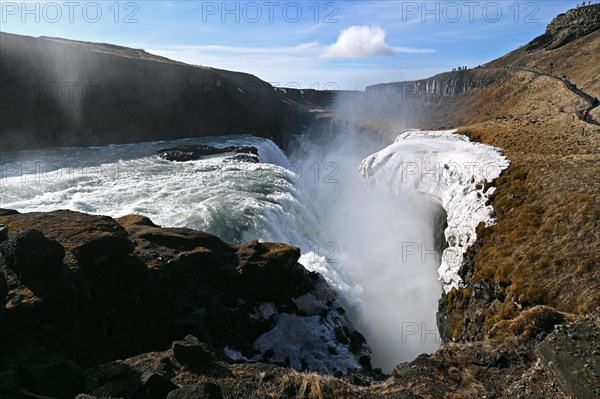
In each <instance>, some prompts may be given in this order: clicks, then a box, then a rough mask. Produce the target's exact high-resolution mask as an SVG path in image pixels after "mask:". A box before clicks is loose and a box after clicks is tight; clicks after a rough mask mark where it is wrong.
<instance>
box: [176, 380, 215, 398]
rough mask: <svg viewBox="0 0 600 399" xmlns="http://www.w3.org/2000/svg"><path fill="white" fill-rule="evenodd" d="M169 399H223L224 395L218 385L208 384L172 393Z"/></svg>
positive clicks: (187, 387) (191, 386) (188, 387)
mask: <svg viewBox="0 0 600 399" xmlns="http://www.w3.org/2000/svg"><path fill="white" fill-rule="evenodd" d="M167 399H223V394H222V393H221V388H220V387H219V386H218V385H216V384H212V383H210V382H207V383H202V384H194V385H188V386H186V387H184V388H180V389H177V390H175V391H172V392H171V393H169V395H168V396H167Z"/></svg>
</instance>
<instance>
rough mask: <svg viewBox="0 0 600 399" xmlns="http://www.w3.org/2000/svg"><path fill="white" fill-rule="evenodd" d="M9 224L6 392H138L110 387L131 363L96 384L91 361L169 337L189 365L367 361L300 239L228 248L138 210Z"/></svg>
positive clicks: (354, 366)
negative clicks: (296, 243) (307, 263)
mask: <svg viewBox="0 0 600 399" xmlns="http://www.w3.org/2000/svg"><path fill="white" fill-rule="evenodd" d="M0 224H3V225H5V226H7V229H8V237H7V238H5V239H4V240H3V242H2V243H1V244H0V254H1V257H0V270H1V274H0V294H1V295H0V296H1V299H2V303H3V306H2V309H3V311H2V312H1V314H0V324H1V325H2V329H3V339H2V342H1V343H0V345H1V353H2V357H1V360H0V374H1V375H2V379H1V380H2V383H1V384H0V396H2V394H4V395H5V396H2V397H31V396H27V395H29V394H27V393H24V392H26V391H28V392H33V393H35V394H40V395H46V396H48V397H57V398H72V397H73V396H74V395H76V394H78V393H82V392H86V391H92V392H96V393H98V392H102V396H106V395H110V396H113V397H132V396H131V395H133V393H134V391H135V390H136V389H137V388H138V387H137V386H136V385H135V383H134V384H133V385H132V384H129V383H122V384H121V383H120V382H119V383H116V382H114V383H113V380H115V381H117V380H118V381H120V379H122V377H123V375H125V376H126V377H123V378H125V379H127V378H130V376H129V374H128V373H124V374H123V373H121V372H116V371H115V372H114V373H115V374H114V375H113V374H111V373H109V372H107V373H108V375H105V376H104V377H102V378H100V377H98V378H96V380H93V381H90V380H89V378H88V379H86V375H85V373H84V370H85V369H86V368H90V367H91V368H94V367H97V366H99V365H101V364H103V363H107V362H112V361H115V360H117V359H124V358H128V357H130V356H137V355H139V354H141V353H144V352H149V351H162V350H166V349H168V348H170V347H173V351H174V352H173V356H174V359H176V360H177V362H178V363H179V364H181V365H184V366H188V367H192V368H193V367H195V364H196V362H200V363H202V362H208V359H211V360H210V361H214V362H216V363H214V364H226V363H232V362H240V361H241V362H263V363H272V364H278V365H280V366H284V367H289V368H293V369H296V370H298V371H307V372H308V371H319V372H321V373H323V374H335V375H339V376H342V375H345V374H348V373H352V372H355V371H360V370H370V349H369V347H368V346H367V344H366V342H365V339H364V338H363V337H362V335H361V334H360V333H359V332H358V331H356V329H355V328H354V327H353V326H352V323H351V322H350V320H349V319H348V317H347V316H346V314H345V311H344V309H343V307H342V305H341V303H340V301H339V299H338V298H337V295H336V294H335V293H334V292H333V291H332V290H331V288H329V286H328V285H327V284H326V282H325V281H324V279H323V278H322V277H321V276H320V275H319V274H316V273H311V272H308V271H307V270H305V269H304V267H302V266H301V265H300V264H299V263H298V262H297V261H298V258H299V256H300V251H299V250H298V248H295V247H290V246H288V245H284V244H274V243H259V242H256V241H253V242H248V243H246V244H240V245H236V244H228V243H225V242H223V241H221V240H220V239H219V238H218V237H216V236H213V235H211V234H208V233H203V232H199V231H194V230H189V229H175V228H161V227H158V226H156V225H155V224H153V223H152V222H151V221H150V220H149V219H147V218H144V217H140V216H133V215H132V216H125V217H122V218H119V219H117V220H115V219H112V218H109V217H102V216H92V215H87V214H82V213H77V212H71V211H55V212H50V213H29V214H20V213H17V212H15V211H10V210H2V211H0ZM188 335H193V336H194V337H195V338H193V337H191V336H190V337H188V338H186V339H185V340H184V341H183V342H181V343H179V344H172V342H173V341H176V340H181V339H184V337H186V336H188ZM172 345H174V346H172ZM202 354H204V355H202ZM153 359H154V360H160V359H159V358H153ZM190 362H191V363H190ZM219 362H220V363H219ZM192 363H193V364H192ZM211 364H212V363H211ZM167 366H168V365H165V367H167ZM119 367H120V366H119ZM226 368H227V367H226V366H222V367H221V368H220V369H226ZM209 369H210V370H209V371H210V373H213V372H216V371H218V370H219V368H218V367H217V368H216V369H214V368H212V367H210V368H209ZM210 373H209V374H210ZM142 374H143V373H142ZM157 374H159V375H161V376H163V377H164V373H159V372H158V371H157ZM95 375H96V374H95ZM127 376H129V377H127ZM113 377H114V378H113ZM156 378H158V377H154V379H156ZM165 378H166V377H165ZM163 380H164V378H163ZM140 381H142V380H140ZM140 381H138V382H140ZM152 381H154V380H152ZM161 381H162V380H161ZM140 383H141V382H140ZM151 383H152V384H154V382H151ZM144 384H145V382H144ZM149 384H150V383H149ZM142 385H143V384H142ZM11 395H13V396H11ZM140 397H144V398H145V397H155V396H140Z"/></svg>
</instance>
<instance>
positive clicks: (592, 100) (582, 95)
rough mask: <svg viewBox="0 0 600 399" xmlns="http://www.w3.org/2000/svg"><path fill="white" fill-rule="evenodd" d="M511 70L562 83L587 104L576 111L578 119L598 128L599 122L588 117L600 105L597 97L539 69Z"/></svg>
mask: <svg viewBox="0 0 600 399" xmlns="http://www.w3.org/2000/svg"><path fill="white" fill-rule="evenodd" d="M511 68H512V69H514V70H518V71H525V72H531V73H534V74H536V75H541V76H547V77H549V78H552V79H555V80H558V81H560V82H562V84H563V85H564V86H565V87H566V88H567V90H569V91H571V92H572V93H574V94H575V95H576V96H578V97H580V98H582V99H583V100H585V101H587V103H588V104H589V107H587V108H584V109H582V110H577V111H576V113H577V117H578V118H579V119H581V120H582V121H584V122H587V123H589V124H591V125H596V126H600V122H597V121H595V120H593V119H592V117H591V115H590V113H591V112H592V110H593V109H595V108H597V107H598V106H600V103H599V102H598V100H597V97H594V96H592V95H591V94H588V93H586V92H585V91H583V90H581V89H580V88H578V87H577V86H576V85H575V84H574V83H573V82H571V81H570V80H569V79H567V78H566V76H565V77H562V78H561V77H558V76H555V75H552V74H549V73H546V72H543V71H540V70H539V69H534V68H527V67H515V66H513V67H511ZM584 111H587V117H585V118H584V117H583V112H584Z"/></svg>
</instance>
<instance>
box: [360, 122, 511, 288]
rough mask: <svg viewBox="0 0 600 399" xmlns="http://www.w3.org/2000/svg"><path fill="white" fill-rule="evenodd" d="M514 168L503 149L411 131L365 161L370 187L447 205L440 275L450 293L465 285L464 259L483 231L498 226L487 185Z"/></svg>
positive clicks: (363, 166) (462, 138)
mask: <svg viewBox="0 0 600 399" xmlns="http://www.w3.org/2000/svg"><path fill="white" fill-rule="evenodd" d="M509 165H510V161H509V160H508V158H506V157H505V156H503V155H502V154H501V152H500V149H498V148H495V147H492V146H489V145H486V144H479V143H473V142H471V141H469V139H468V138H467V137H466V136H463V135H459V134H456V130H449V131H420V130H410V131H406V132H404V133H402V134H400V135H399V136H398V137H397V138H396V140H395V141H394V143H393V144H391V145H389V146H388V147H386V148H384V149H383V150H381V151H379V152H377V153H375V154H372V155H370V156H368V157H367V158H365V159H364V160H363V161H362V163H361V165H360V170H361V173H362V174H363V176H365V177H366V178H367V179H368V180H369V183H370V184H374V185H378V186H382V187H384V188H385V189H391V190H393V191H394V192H395V193H396V194H398V193H400V192H410V191H417V192H421V193H425V194H429V195H431V196H433V197H435V198H437V199H438V200H439V201H440V202H441V204H442V206H443V207H444V209H445V210H446V213H447V215H448V227H447V228H446V230H445V232H444V233H445V236H446V241H447V242H448V248H446V249H445V250H444V252H443V254H442V259H441V264H440V267H439V269H438V273H439V276H440V280H441V281H442V283H443V285H444V290H445V291H446V292H448V291H450V289H452V287H460V286H461V285H462V279H461V278H460V276H459V274H458V271H459V269H460V265H461V264H462V261H463V255H464V253H465V252H466V250H467V248H468V247H470V246H471V245H472V244H473V243H474V242H475V240H476V239H477V236H476V234H475V229H476V228H477V225H478V224H479V223H481V222H484V223H485V224H486V226H490V225H492V224H494V223H495V221H494V219H493V218H492V215H493V213H492V212H493V209H492V207H491V206H486V204H485V203H486V200H487V198H488V197H489V196H490V195H491V194H492V193H493V192H494V190H495V188H494V187H491V188H489V189H488V190H487V191H486V192H484V191H483V189H484V185H485V183H486V182H491V181H493V180H494V179H496V178H497V177H498V176H500V173H501V172H502V171H503V170H504V169H506V168H508V166H509Z"/></svg>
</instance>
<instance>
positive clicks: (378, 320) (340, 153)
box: [0, 135, 441, 371]
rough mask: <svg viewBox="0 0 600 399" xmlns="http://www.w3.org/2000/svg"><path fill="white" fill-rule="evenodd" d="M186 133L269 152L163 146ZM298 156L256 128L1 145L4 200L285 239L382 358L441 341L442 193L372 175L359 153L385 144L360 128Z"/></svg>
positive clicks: (379, 361) (226, 234)
mask: <svg viewBox="0 0 600 399" xmlns="http://www.w3.org/2000/svg"><path fill="white" fill-rule="evenodd" d="M184 144H207V145H213V146H229V145H251V146H255V147H257V149H258V151H259V157H260V161H261V163H258V164H254V163H248V162H240V161H236V160H233V159H232V158H231V154H220V155H217V156H211V157H206V158H204V159H201V160H197V161H190V162H170V161H166V160H163V159H160V158H159V157H158V156H156V151H157V150H159V149H162V148H167V147H173V146H176V145H184ZM303 149H304V153H302V154H296V156H291V158H290V159H288V158H287V157H286V155H285V154H284V153H283V152H282V151H281V150H280V149H279V147H277V146H276V145H275V144H274V143H273V142H271V141H270V140H267V139H261V138H256V137H252V136H246V135H240V136H227V137H208V138H195V139H186V140H178V141H170V142H150V143H141V144H128V145H111V146H106V147H96V148H85V149H81V148H64V149H50V150H35V151H22V152H18V153H2V154H0V162H1V166H2V171H1V172H2V175H1V176H0V177H1V178H0V206H1V207H3V208H12V209H17V210H19V211H23V212H29V211H51V210H56V209H71V210H76V211H81V212H88V213H97V214H105V215H110V216H122V215H126V214H131V213H136V214H142V215H146V216H148V217H150V218H151V219H152V220H153V221H154V222H155V223H157V224H159V225H162V226H177V227H189V228H194V229H200V230H205V231H209V232H212V233H214V234H216V235H218V236H220V237H221V238H222V239H224V240H226V241H232V242H242V241H247V240H250V239H259V240H265V241H278V242H287V243H291V244H293V245H297V246H299V247H301V249H302V253H303V255H302V258H301V260H300V261H301V263H303V264H304V265H305V266H306V267H307V268H309V269H310V270H314V271H318V272H320V273H322V274H323V275H324V276H325V278H326V279H327V280H328V282H329V283H330V284H331V285H332V286H333V287H334V288H335V289H336V290H337V291H338V292H339V293H340V295H341V297H342V298H343V299H344V301H345V303H346V304H347V307H348V308H349V309H350V312H351V315H352V318H353V319H354V321H355V323H356V324H357V327H358V328H359V330H361V331H362V332H363V333H364V334H365V335H366V337H367V340H368V342H369V343H370V345H371V346H372V348H373V352H374V357H373V363H374V365H375V366H376V367H383V368H384V370H387V371H389V370H391V368H392V367H393V366H394V365H396V364H398V363H400V362H401V361H408V360H411V359H412V358H414V356H416V355H418V354H419V353H422V352H431V351H432V350H434V349H435V348H436V347H437V346H438V344H439V338H438V336H437V333H436V326H435V311H436V308H437V300H438V298H439V295H440V291H441V285H440V283H439V282H438V281H437V273H436V268H437V267H438V266H439V263H440V260H439V257H436V256H435V250H434V239H433V236H434V226H433V220H434V216H435V213H436V212H437V211H438V210H439V205H435V204H433V203H432V202H429V201H425V200H424V199H423V197H421V196H417V195H409V194H406V195H402V196H401V197H398V196H396V195H393V194H389V193H386V192H385V191H384V190H379V189H377V188H374V187H369V186H368V185H367V184H366V183H367V182H366V179H364V178H363V177H362V176H361V174H360V173H359V169H358V167H359V164H360V162H361V160H362V159H363V158H364V157H366V156H367V155H369V154H370V153H371V152H375V151H377V150H378V149H380V148H378V147H377V146H375V145H374V144H373V143H372V142H370V141H369V140H367V139H364V138H362V139H361V138H358V136H356V135H348V136H345V137H344V138H343V139H342V138H339V139H338V140H333V141H332V142H329V143H327V145H322V144H320V145H314V144H312V143H311V142H310V140H308V139H306V138H305V139H303Z"/></svg>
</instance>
